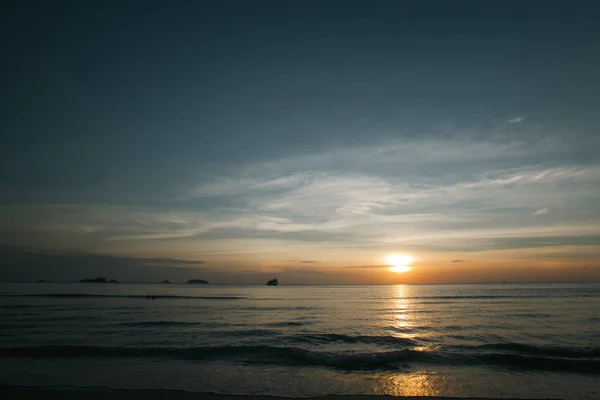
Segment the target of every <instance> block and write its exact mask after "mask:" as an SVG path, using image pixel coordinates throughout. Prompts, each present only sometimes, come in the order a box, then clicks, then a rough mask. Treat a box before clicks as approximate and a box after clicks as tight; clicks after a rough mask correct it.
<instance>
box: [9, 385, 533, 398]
mask: <svg viewBox="0 0 600 400" xmlns="http://www.w3.org/2000/svg"><path fill="white" fill-rule="evenodd" d="M0 397H1V398H3V399H11V400H13V399H32V398H43V399H67V400H69V399H110V400H127V399H145V400H167V399H173V400H289V399H290V398H289V397H274V396H234V395H222V394H210V393H192V392H186V391H183V390H138V389H109V388H65V387H60V388H54V387H52V388H38V387H27V386H9V385H1V386H0ZM310 399H311V400H385V399H398V397H394V396H365V395H347V396H336V395H328V396H320V397H311V398H310ZM402 399H413V400H424V399H431V400H457V399H459V398H458V397H402ZM460 399H469V400H490V399H492V398H491V397H490V398H480V397H463V398H460ZM502 400H511V399H502ZM512 400H517V399H512ZM518 400H525V399H518ZM537 400H539V399H537Z"/></svg>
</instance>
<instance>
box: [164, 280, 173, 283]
mask: <svg viewBox="0 0 600 400" xmlns="http://www.w3.org/2000/svg"><path fill="white" fill-rule="evenodd" d="M162 283H171V282H169V281H168V280H166V279H165V280H164V281H162Z"/></svg>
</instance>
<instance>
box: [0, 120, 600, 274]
mask: <svg viewBox="0 0 600 400" xmlns="http://www.w3.org/2000/svg"><path fill="white" fill-rule="evenodd" d="M577 146H579V147H577ZM587 147H589V146H587V145H585V143H574V144H573V145H571V144H570V143H569V141H568V139H567V137H566V136H561V135H538V134H530V135H524V136H522V137H519V138H515V137H513V136H511V135H509V134H506V135H499V134H496V133H494V134H492V135H491V136H490V137H488V136H485V135H478V134H473V133H469V134H461V133H460V132H453V135H451V136H449V137H442V138H437V139H433V138H428V137H425V138H423V139H411V140H395V141H389V142H387V143H380V144H378V145H374V144H371V145H362V146H355V147H339V148H337V149H333V150H330V151H326V152H325V151H324V152H321V153H318V152H317V153H311V154H298V155H296V156H293V157H286V158H283V159H279V160H271V161H264V162H258V163H256V164H253V165H247V166H245V168H244V169H243V170H242V169H240V170H235V169H234V170H232V171H229V172H228V173H227V174H225V173H222V174H221V175H218V174H215V176H213V177H212V178H210V179H208V180H207V179H204V180H203V181H202V182H198V184H196V185H194V186H193V187H190V188H188V189H187V190H184V191H182V193H181V195H180V196H179V197H176V198H174V199H172V200H171V201H170V202H168V203H165V204H162V205H159V206H157V205H150V204H143V203H142V204H137V205H112V206H107V205H102V204H97V205H32V206H4V207H0V216H1V217H2V220H3V221H4V222H3V227H2V228H1V229H0V239H3V238H6V239H11V238H15V237H16V236H17V235H16V233H17V232H23V237H26V236H27V235H29V236H28V238H29V240H34V239H35V238H39V240H40V243H44V241H47V242H49V243H53V245H56V244H57V243H60V242H61V240H63V238H64V242H65V245H66V244H67V243H70V244H73V243H79V244H80V245H81V246H82V247H84V248H93V249H98V248H102V249H103V250H106V249H108V250H110V249H119V251H126V249H128V248H133V247H135V248H136V249H142V248H146V249H154V248H159V245H160V249H163V250H164V251H166V252H168V251H169V250H168V249H175V248H177V249H178V251H184V250H185V251H190V252H191V251H194V249H197V248H199V247H200V245H199V244H200V243H204V245H203V251H209V250H210V249H217V248H218V250H219V251H220V252H224V253H225V252H230V253H231V254H235V253H242V252H247V253H250V252H258V251H259V250H256V249H257V248H260V251H262V252H264V253H268V252H269V251H271V252H275V251H282V252H283V249H287V250H288V251H290V249H292V248H293V246H296V245H297V248H298V249H300V248H301V249H302V251H306V249H307V248H309V247H306V246H310V248H311V249H314V250H315V251H325V250H324V249H326V248H353V249H369V248H371V249H381V248H385V247H386V246H388V247H391V246H399V245H402V246H409V247H410V246H412V247H411V248H415V249H422V250H424V251H444V249H451V250H453V251H454V250H456V249H465V251H469V250H470V249H480V248H490V246H491V247H493V246H494V245H495V244H494V243H496V244H497V245H500V244H498V242H497V241H496V242H494V240H496V239H498V238H515V239H521V238H528V237H546V238H552V237H553V236H557V235H560V236H567V237H577V236H581V235H594V234H597V233H598V228H597V227H598V226H600V223H599V222H600V221H599V220H600V216H599V215H598V212H597V208H595V207H594V204H597V203H596V201H597V200H598V199H600V190H599V189H598V188H599V187H600V185H599V184H600V165H599V164H598V163H597V162H593V161H590V162H586V163H580V162H578V159H577V158H574V157H572V153H573V152H577V151H585V148H587ZM540 204H544V206H546V208H543V209H538V207H539V205H540ZM550 208H552V210H553V212H552V214H550V213H549V212H548V211H549V210H550ZM532 209H534V210H536V209H537V211H534V212H533V215H536V216H538V215H546V216H545V217H544V218H530V219H524V218H523V217H522V216H523V215H527V214H529V213H531V210H532ZM35 240H37V239H35ZM150 241H151V242H152V244H148V243H149V242H150ZM481 241H485V245H482V244H481ZM146 242H148V243H146ZM206 243H210V244H206ZM523 243H528V245H531V246H541V244H540V243H541V242H540V241H523ZM501 245H502V246H515V247H518V244H517V243H513V242H510V243H509V242H506V241H505V242H503V243H502V244H501ZM144 246H145V247H144ZM182 249H184V250H182ZM163 250H161V251H163ZM146 251H148V250H146ZM173 251H174V250H173ZM215 251H216V250H215ZM296 254H297V256H298V257H311V253H310V252H309V251H307V252H304V253H295V255H296ZM316 256H318V257H319V260H322V259H321V254H316ZM288 257H289V256H288ZM332 257H333V256H332ZM282 259H285V258H282ZM303 259H304V258H298V259H297V260H303ZM298 262H303V261H298ZM303 263H309V262H308V261H304V262H303ZM321 264H326V262H324V261H321Z"/></svg>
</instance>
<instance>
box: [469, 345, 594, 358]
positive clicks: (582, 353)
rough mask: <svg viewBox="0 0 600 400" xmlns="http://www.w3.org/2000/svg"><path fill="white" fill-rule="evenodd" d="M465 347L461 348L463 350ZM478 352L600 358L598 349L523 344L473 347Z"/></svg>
mask: <svg viewBox="0 0 600 400" xmlns="http://www.w3.org/2000/svg"><path fill="white" fill-rule="evenodd" d="M464 347H466V346H463V348H464ZM471 349H478V350H485V349H490V350H504V351H510V352H514V353H518V354H525V355H544V356H550V357H568V358H584V357H600V347H560V346H535V345H531V344H524V343H491V344H483V345H479V346H473V347H471Z"/></svg>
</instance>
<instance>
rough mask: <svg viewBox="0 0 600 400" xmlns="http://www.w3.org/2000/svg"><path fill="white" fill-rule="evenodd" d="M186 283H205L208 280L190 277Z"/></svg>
mask: <svg viewBox="0 0 600 400" xmlns="http://www.w3.org/2000/svg"><path fill="white" fill-rule="evenodd" d="M187 283H203V284H207V283H208V282H207V281H205V280H203V279H190V280H189V281H187Z"/></svg>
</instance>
